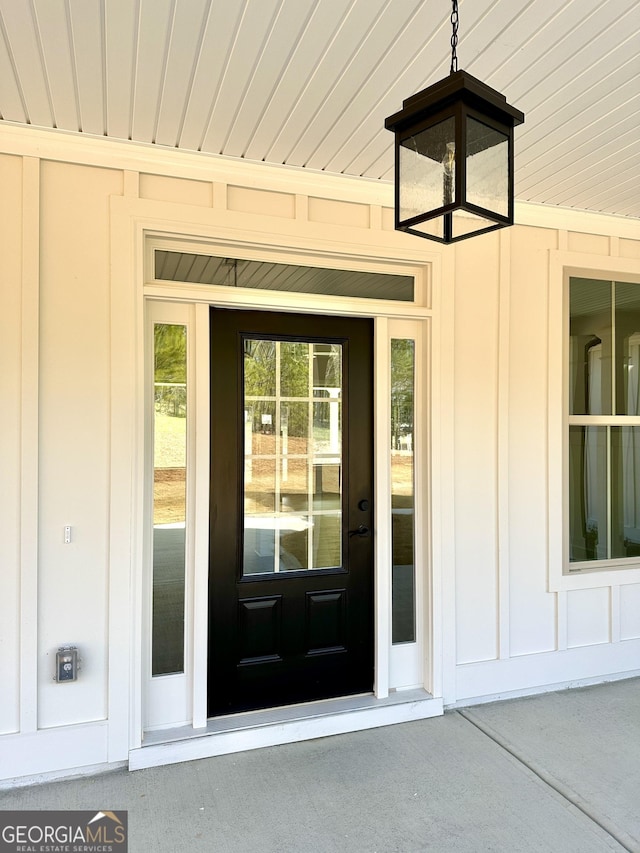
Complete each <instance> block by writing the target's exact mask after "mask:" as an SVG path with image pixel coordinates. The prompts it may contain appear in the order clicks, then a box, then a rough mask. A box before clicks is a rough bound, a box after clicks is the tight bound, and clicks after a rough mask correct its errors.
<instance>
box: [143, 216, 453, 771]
mask: <svg viewBox="0 0 640 853" xmlns="http://www.w3.org/2000/svg"><path fill="white" fill-rule="evenodd" d="M136 230H137V232H138V236H139V238H140V241H141V244H142V246H143V247H144V253H143V254H144V256H146V258H147V269H150V266H149V263H148V262H149V258H150V257H151V252H152V251H153V248H155V247H161V246H162V247H164V248H173V249H175V248H176V245H179V246H180V247H181V248H182V249H184V250H186V251H188V250H189V249H192V250H194V251H200V252H203V251H205V252H209V253H211V254H218V255H222V256H226V257H229V256H233V255H234V254H235V253H238V254H239V253H240V252H242V255H241V256H242V257H251V256H253V257H256V258H260V259H265V257H268V258H269V259H274V257H277V258H278V259H279V260H281V261H283V262H289V263H296V262H297V263H301V264H307V265H312V264H316V265H318V266H322V265H326V266H332V267H343V268H347V269H362V270H369V271H372V272H390V271H392V272H396V273H399V274H412V275H414V276H415V279H416V299H415V301H414V303H411V304H410V303H398V302H392V301H384V300H369V299H352V298H338V299H337V298H334V297H331V298H330V299H329V298H327V297H319V296H310V295H308V294H291V293H287V294H286V295H283V294H276V295H274V293H273V292H257V291H238V290H235V289H233V288H216V290H215V292H214V291H212V289H211V288H210V287H207V286H200V285H186V284H173V283H167V282H159V281H154V280H153V279H151V278H150V277H147V279H146V282H145V283H144V285H143V287H141V288H140V290H139V291H138V292H139V294H140V297H141V303H142V304H144V303H145V302H158V301H160V302H164V303H170V304H174V305H176V304H178V303H187V304H188V305H190V306H191V310H192V311H193V313H194V319H193V324H194V329H197V330H198V333H197V335H198V341H197V342H196V351H199V352H200V353H201V355H200V356H198V357H197V358H198V361H199V362H200V363H208V359H207V357H206V355H203V354H204V353H205V352H206V351H207V350H208V330H207V326H208V308H209V306H210V305H211V304H215V305H219V306H222V307H237V308H242V309H252V308H253V309H255V308H258V309H263V310H269V309H273V310H276V311H286V310H293V311H299V312H305V313H311V314H313V313H335V314H342V315H345V316H366V317H372V318H373V319H374V323H375V326H374V349H375V354H374V364H375V365H376V370H377V374H376V388H375V391H376V400H375V410H376V414H375V417H374V422H375V448H376V451H375V453H376V494H375V498H374V500H375V505H376V507H377V513H378V523H377V531H378V535H377V537H376V548H375V552H376V568H375V586H376V605H375V622H376V624H375V690H374V695H375V697H376V699H377V700H385V698H387V697H388V696H389V690H390V680H389V677H390V666H391V658H392V656H396V655H395V652H396V649H393V650H392V648H391V641H390V637H391V626H390V558H389V555H390V548H391V542H390V523H389V524H384V523H380V519H382V518H387V519H390V510H391V506H390V493H389V472H388V467H389V466H388V465H387V464H386V461H387V460H388V457H389V424H388V418H387V417H386V415H385V411H386V405H387V400H388V399H389V378H390V377H389V362H388V349H389V341H390V338H391V337H392V336H403V335H404V332H403V331H399V330H400V327H405V325H406V323H408V324H409V325H411V324H413V325H416V327H417V326H419V327H421V328H423V341H422V344H421V346H422V347H423V357H422V358H420V357H418V358H417V364H419V365H423V366H424V374H423V375H422V377H419V376H418V375H417V376H416V379H417V381H418V382H420V383H421V387H422V388H423V389H424V390H423V401H424V402H423V406H422V411H423V412H424V411H427V412H431V411H432V409H431V406H430V404H429V401H430V400H431V398H432V395H433V391H434V384H436V383H434V382H432V376H433V370H434V367H435V364H436V362H437V361H438V352H439V334H440V333H439V329H438V327H437V323H434V320H435V319H436V317H437V311H436V310H434V301H437V300H435V299H434V298H435V293H434V291H435V288H434V282H435V280H436V277H435V276H434V271H437V272H438V276H437V279H438V280H439V279H440V276H441V275H442V269H441V264H439V263H438V261H439V258H438V257H434V256H433V255H432V254H431V253H429V252H424V251H422V252H418V253H416V254H417V255H418V258H416V260H415V261H414V262H412V263H411V262H410V263H407V262H406V261H402V262H399V261H394V260H393V259H392V258H390V257H389V254H388V253H387V252H385V251H384V250H383V252H382V253H381V255H382V257H380V256H378V257H376V256H372V254H371V251H370V247H368V246H367V247H366V250H365V247H362V246H360V247H350V248H353V249H355V251H352V252H350V253H348V254H346V253H344V252H341V253H340V254H336V253H335V252H332V251H330V250H329V249H328V248H327V249H326V251H325V252H323V253H322V254H321V255H320V254H319V253H316V252H313V253H309V251H301V250H299V249H296V248H291V247H287V248H285V249H279V250H277V251H276V250H274V249H273V246H267V245H266V244H265V243H263V242H262V241H260V242H259V243H256V242H250V241H248V240H242V241H239V240H237V239H234V240H229V239H225V240H222V239H220V240H216V239H208V240H203V239H200V238H199V239H196V238H195V237H192V238H191V239H180V240H178V239H177V238H176V237H175V236H173V237H171V236H168V235H167V233H166V232H163V233H159V232H158V231H157V230H154V229H151V228H145V227H144V224H143V223H142V222H140V221H138V222H137V223H136ZM234 236H235V235H234ZM427 261H428V262H427ZM138 266H139V268H140V270H141V271H142V270H144V266H145V265H144V264H143V258H142V257H140V261H139V264H138ZM283 303H284V304H283ZM141 307H142V306H141ZM435 307H436V308H437V305H436V306H435ZM138 317H139V318H140V320H139V322H140V326H139V328H140V332H141V333H142V331H143V327H144V323H143V322H142V312H140V313H138ZM394 330H398V331H394ZM139 347H140V350H139V351H140V353H141V351H142V344H141V343H140V344H139ZM203 358H204V361H203ZM142 360H143V359H142V357H141V355H140V359H139V364H141V363H142ZM381 368H383V369H381ZM418 372H419V371H418ZM203 374H204V371H202V370H200V371H198V377H197V384H198V387H199V389H200V393H201V394H202V399H204V395H205V392H204V389H205V387H206V386H207V383H208V376H207V377H205V376H204V375H203ZM138 387H139V386H138ZM202 408H205V409H208V401H207V405H206V406H204V407H202ZM416 411H417V413H418V417H417V422H416V426H417V428H418V431H422V433H423V435H422V436H420V435H417V436H416V445H417V446H420V447H421V448H422V450H423V460H422V464H420V465H419V466H418V468H417V469H416V475H417V477H420V476H423V478H424V482H423V483H422V484H421V485H420V484H418V483H416V486H417V488H418V489H421V491H422V493H423V498H424V499H423V506H422V510H421V517H422V521H423V523H422V524H420V523H418V524H417V530H418V531H420V530H423V529H425V530H426V529H428V530H429V532H430V536H429V547H428V548H426V547H424V545H423V547H422V552H423V554H422V556H423V570H422V571H420V570H418V572H417V577H418V579H419V581H420V579H421V581H422V584H423V590H422V591H418V595H419V598H418V599H417V602H418V612H419V613H420V612H422V613H423V614H424V616H423V622H422V624H421V626H420V627H419V631H420V632H421V634H422V638H421V639H422V642H421V646H422V648H421V652H420V657H421V662H422V663H421V665H422V666H423V675H422V676H421V683H422V685H423V693H424V691H428V694H427V693H425V695H429V698H431V697H441V696H442V643H441V615H440V612H439V606H440V601H439V587H440V582H439V578H438V577H437V575H438V572H434V560H433V555H434V553H436V552H437V551H438V550H439V541H438V540H439V536H438V532H437V524H435V525H434V516H435V515H440V512H439V510H438V509H437V508H436V507H434V506H433V504H432V503H431V500H430V496H431V494H432V492H433V489H434V486H435V485H437V484H436V483H434V477H436V476H437V469H438V464H437V461H436V460H437V458H436V457H435V455H434V453H433V448H434V438H436V435H437V433H438V432H439V429H438V423H437V422H433V423H431V420H430V418H426V419H424V418H421V417H420V410H419V409H418V408H417V410H416ZM141 414H142V413H141ZM141 420H142V418H141ZM141 437H142V435H141ZM207 438H208V435H207ZM207 443H208V442H207V441H204V442H203V444H205V445H206V444H207ZM197 452H198V454H199V455H200V453H201V452H202V453H203V452H204V451H203V450H202V449H201V450H199V451H197ZM204 467H205V468H208V466H204ZM195 488H196V490H197V491H199V494H201V501H200V505H199V507H198V511H197V515H198V516H199V517H200V518H204V517H206V516H207V515H208V499H207V501H206V503H207V507H206V511H205V508H204V502H205V500H204V499H205V490H198V485H197V484H196V486H195ZM207 498H208V496H207ZM435 521H436V522H437V519H435ZM138 523H139V529H140V528H144V527H145V525H148V519H147V517H146V515H145V512H143V513H142V516H141V517H140V518H139V522H138ZM133 526H134V528H135V518H134V519H133ZM201 526H202V525H201ZM140 539H142V536H141V535H140ZM197 539H198V537H196V540H197ZM200 547H201V549H202V547H203V546H202V543H201V545H200ZM419 547H420V546H419ZM197 548H198V546H197V544H196V546H195V550H196V551H197ZM143 550H144V549H143V548H142V543H141V545H140V552H141V553H140V558H141V564H144V562H145V559H144V555H143V553H142V552H143ZM136 584H137V586H138V588H139V593H138V599H139V601H140V603H141V604H142V602H143V601H144V592H143V590H142V589H141V587H142V582H141V581H138V582H135V580H134V586H135V585H136ZM205 588H206V578H205V579H204V585H203V580H202V578H199V577H198V573H197V572H196V574H195V577H194V584H193V589H194V592H195V603H194V609H193V617H194V626H193V627H194V633H193V636H194V643H193V654H192V656H191V658H190V661H189V664H190V668H191V672H190V673H188V681H189V683H190V685H191V687H190V698H189V703H188V704H189V705H190V706H191V708H190V710H189V712H188V715H187V717H188V721H189V726H190V728H192V729H194V730H196V729H202V730H207V733H208V732H210V729H211V727H210V726H209V727H207V718H206V680H205V679H200V678H198V672H205V671H206V644H204V643H199V642H198V637H199V636H201V635H202V634H203V629H202V627H198V626H199V625H200V626H202V625H206V619H207V612H206V611H207V608H206V597H205V596H202V595H198V594H197V590H198V589H200V590H202V589H205ZM203 601H204V602H205V603H204V606H201V605H202V602H203ZM137 624H138V628H136V629H135V633H136V634H137V636H138V638H139V641H140V642H141V644H142V648H143V650H144V644H145V638H144V631H143V620H142V618H141V617H139V621H138V622H137ZM205 630H206V629H205ZM199 646H201V647H202V648H204V649H205V651H204V653H203V654H202V655H199V653H198V647H199ZM143 658H144V655H143ZM136 669H137V671H138V672H139V674H140V676H142V680H141V681H138V684H139V685H140V687H139V688H138V690H140V688H142V687H143V683H144V681H145V677H144V669H145V666H144V662H142V663H141V665H139V666H138V667H134V672H135V671H136ZM132 686H133V694H132V702H133V705H132V711H133V713H132V719H131V735H130V738H129V743H130V756H131V754H132V752H131V751H132V750H133V751H135V750H136V749H137V748H138V747H139V746H141V745H142V740H143V732H144V729H145V725H144V719H143V705H144V699H143V695H142V693H140V692H137V690H136V687H135V683H134V684H133V685H132ZM415 699H416V697H415V695H413V694H411V695H409V693H407V695H406V700H405V701H406V702H407V703H413V707H415ZM200 709H201V710H200ZM441 711H442V700H441V698H440V699H439V703H438V702H436V703H435V704H434V706H433V707H432V708H431V710H430V711H429V712H428V713H427V712H426V711H420V712H419V713H418V714H417V715H418V716H431V715H432V714H435V713H441ZM407 713H408V712H407ZM396 718H397V719H400V717H396ZM402 718H403V719H408V718H410V717H407V716H404V717H402ZM389 721H390V722H391V721H393V720H391V719H390V720H389ZM377 724H378V725H379V724H380V723H377ZM363 727H366V725H361V724H352V725H351V726H350V727H349V729H348V730H351V728H363ZM158 728H160V727H158ZM138 733H139V734H138ZM167 739H170V733H168V734H167ZM294 739H298V738H294ZM155 740H156V741H160V742H162V741H163V740H164V738H163V736H162V733H161V732H158V737H155ZM147 742H149V740H147ZM239 748H246V747H239ZM154 763H157V762H154ZM159 763H162V762H159ZM138 766H143V765H141V764H139V765H138Z"/></svg>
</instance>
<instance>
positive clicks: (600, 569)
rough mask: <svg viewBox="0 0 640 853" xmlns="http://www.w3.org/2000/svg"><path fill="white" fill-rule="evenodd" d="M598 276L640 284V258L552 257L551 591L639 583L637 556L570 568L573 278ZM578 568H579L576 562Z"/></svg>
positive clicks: (577, 254)
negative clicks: (570, 290) (570, 305)
mask: <svg viewBox="0 0 640 853" xmlns="http://www.w3.org/2000/svg"><path fill="white" fill-rule="evenodd" d="M572 277H578V278H594V279H607V280H609V279H611V280H614V281H631V282H638V283H640V261H638V260H636V259H634V258H621V257H612V256H605V255H591V254H587V253H583V252H568V251H561V250H559V251H555V250H554V251H551V252H550V256H549V294H548V317H549V323H548V328H549V346H548V354H549V360H548V475H547V481H548V508H549V515H548V530H547V542H548V588H549V591H550V592H562V591H566V590H572V589H593V588H597V587H612V586H619V585H621V584H629V583H640V565H639V564H638V561H637V560H634V561H631V560H628V559H625V560H624V561H621V560H616V559H613V560H606V561H598V562H597V563H595V564H593V565H590V566H589V567H588V568H586V567H580V568H579V569H578V570H574V571H572V572H571V573H570V574H569V573H568V567H569V561H568V553H569V543H568V516H569V507H568V504H569V474H568V435H569V430H568V427H569V421H570V418H569V414H568V412H569V402H568V401H569V375H568V345H569V342H568V335H567V328H568V322H569V320H568V314H569V298H568V285H569V279H570V278H572ZM576 568H577V567H576Z"/></svg>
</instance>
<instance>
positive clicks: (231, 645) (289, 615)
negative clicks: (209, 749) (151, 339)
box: [209, 309, 373, 716]
mask: <svg viewBox="0 0 640 853" xmlns="http://www.w3.org/2000/svg"><path fill="white" fill-rule="evenodd" d="M211 377H212V379H211V400H212V405H211V435H212V453H211V457H212V465H211V534H210V546H211V557H210V562H211V565H210V608H209V613H210V616H209V714H210V716H213V715H216V714H222V713H229V712H234V711H242V710H249V709H254V708H265V707H271V706H274V705H282V704H290V703H292V702H300V701H309V700H312V699H318V698H327V697H329V696H339V695H347V694H353V693H360V692H368V691H371V690H372V686H373V547H372V537H371V535H370V530H371V527H372V517H373V516H372V509H371V497H372V491H373V483H372V479H373V477H372V467H373V466H372V410H373V406H372V394H373V392H372V323H371V321H370V320H364V319H347V318H335V317H312V316H308V315H295V314H271V313H267V312H248V311H234V310H227V309H212V315H211Z"/></svg>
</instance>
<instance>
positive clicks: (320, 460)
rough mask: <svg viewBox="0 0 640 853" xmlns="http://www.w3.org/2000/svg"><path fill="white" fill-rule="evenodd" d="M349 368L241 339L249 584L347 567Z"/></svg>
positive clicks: (284, 344)
mask: <svg viewBox="0 0 640 853" xmlns="http://www.w3.org/2000/svg"><path fill="white" fill-rule="evenodd" d="M342 360H343V353H342V344H336V343H318V342H308V341H290V340H269V339H265V338H258V337H247V338H245V340H244V359H243V364H244V368H243V394H244V405H243V411H244V435H243V439H244V490H243V512H244V525H243V529H244V543H243V561H242V574H243V576H244V577H246V576H253V575H258V574H261V575H275V574H278V573H281V572H291V571H307V570H310V569H327V568H340V567H341V566H342V541H341V530H342V509H341V507H342V401H343V388H342Z"/></svg>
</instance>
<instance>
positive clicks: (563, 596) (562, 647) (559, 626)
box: [556, 591, 568, 652]
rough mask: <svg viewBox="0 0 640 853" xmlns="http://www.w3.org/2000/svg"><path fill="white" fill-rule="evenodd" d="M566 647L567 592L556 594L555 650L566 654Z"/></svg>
mask: <svg viewBox="0 0 640 853" xmlns="http://www.w3.org/2000/svg"><path fill="white" fill-rule="evenodd" d="M567 647H568V625H567V592H565V591H563V592H558V593H556V650H557V651H559V652H566V650H567Z"/></svg>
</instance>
